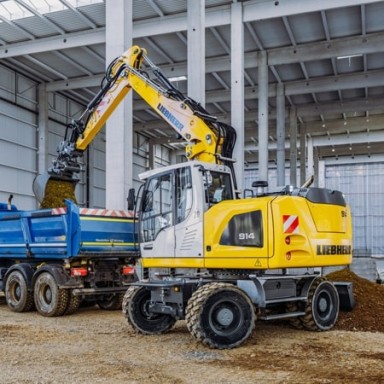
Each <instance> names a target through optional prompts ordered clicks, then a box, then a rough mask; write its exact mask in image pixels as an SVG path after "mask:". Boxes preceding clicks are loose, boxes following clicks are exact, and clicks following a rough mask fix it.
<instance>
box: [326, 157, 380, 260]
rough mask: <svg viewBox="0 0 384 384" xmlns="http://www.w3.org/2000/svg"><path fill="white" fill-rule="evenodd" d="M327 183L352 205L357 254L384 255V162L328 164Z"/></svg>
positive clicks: (328, 186) (327, 185)
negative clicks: (340, 192)
mask: <svg viewBox="0 0 384 384" xmlns="http://www.w3.org/2000/svg"><path fill="white" fill-rule="evenodd" d="M325 183H326V187H327V188H331V189H338V190H340V191H342V192H344V194H345V196H346V199H347V201H348V203H349V204H350V206H351V211H352V219H353V231H354V234H353V235H354V249H355V254H356V256H370V255H373V256H380V255H381V256H382V255H384V164H383V163H363V164H344V165H327V166H326V168H325Z"/></svg>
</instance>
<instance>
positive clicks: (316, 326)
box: [300, 278, 340, 331]
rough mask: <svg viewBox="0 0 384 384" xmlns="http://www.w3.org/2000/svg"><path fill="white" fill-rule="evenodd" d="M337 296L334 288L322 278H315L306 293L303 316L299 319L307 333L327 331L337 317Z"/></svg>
mask: <svg viewBox="0 0 384 384" xmlns="http://www.w3.org/2000/svg"><path fill="white" fill-rule="evenodd" d="M339 305H340V303H339V294H338V292H337V289H336V287H335V286H334V285H333V284H332V283H331V282H330V281H327V280H326V279H324V278H317V279H316V280H314V282H313V283H312V286H311V288H310V290H309V293H308V302H307V304H306V307H305V315H304V316H302V317H300V320H301V322H302V324H303V327H304V328H305V329H307V330H309V331H328V330H329V329H331V328H332V327H333V326H334V325H335V323H336V321H337V318H338V316H339Z"/></svg>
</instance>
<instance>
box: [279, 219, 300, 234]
mask: <svg viewBox="0 0 384 384" xmlns="http://www.w3.org/2000/svg"><path fill="white" fill-rule="evenodd" d="M283 231H284V233H299V216H297V215H283Z"/></svg>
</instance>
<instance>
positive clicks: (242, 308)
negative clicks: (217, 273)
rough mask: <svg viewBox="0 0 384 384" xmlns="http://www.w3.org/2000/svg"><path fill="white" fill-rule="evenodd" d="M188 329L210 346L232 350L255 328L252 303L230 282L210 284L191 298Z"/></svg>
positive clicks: (187, 309) (187, 312)
mask: <svg viewBox="0 0 384 384" xmlns="http://www.w3.org/2000/svg"><path fill="white" fill-rule="evenodd" d="M185 320H186V322H187V327H188V330H189V331H190V332H191V334H192V335H193V336H194V337H195V338H196V339H198V340H199V341H200V342H202V343H203V344H205V345H207V346H208V347H210V348H218V349H229V348H234V347H237V346H239V345H241V344H242V343H244V342H245V341H246V340H247V339H248V338H249V337H250V335H251V334H252V331H253V329H254V327H255V321H256V314H255V309H254V306H253V303H252V302H251V300H250V299H249V297H248V296H247V295H246V294H245V293H244V292H243V291H241V290H240V289H239V288H237V287H236V286H234V285H232V284H228V283H209V284H205V285H203V286H202V287H200V288H199V289H198V290H196V291H195V292H194V293H193V295H192V297H191V298H190V299H189V301H188V305H187V308H186V317H185Z"/></svg>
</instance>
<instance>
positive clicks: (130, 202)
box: [127, 188, 136, 211]
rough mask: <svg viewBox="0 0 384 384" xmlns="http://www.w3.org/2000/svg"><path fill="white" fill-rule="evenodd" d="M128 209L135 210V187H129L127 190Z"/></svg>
mask: <svg viewBox="0 0 384 384" xmlns="http://www.w3.org/2000/svg"><path fill="white" fill-rule="evenodd" d="M127 202H128V210H129V211H134V210H135V204H136V194H135V188H130V189H129V191H128V197H127Z"/></svg>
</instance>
